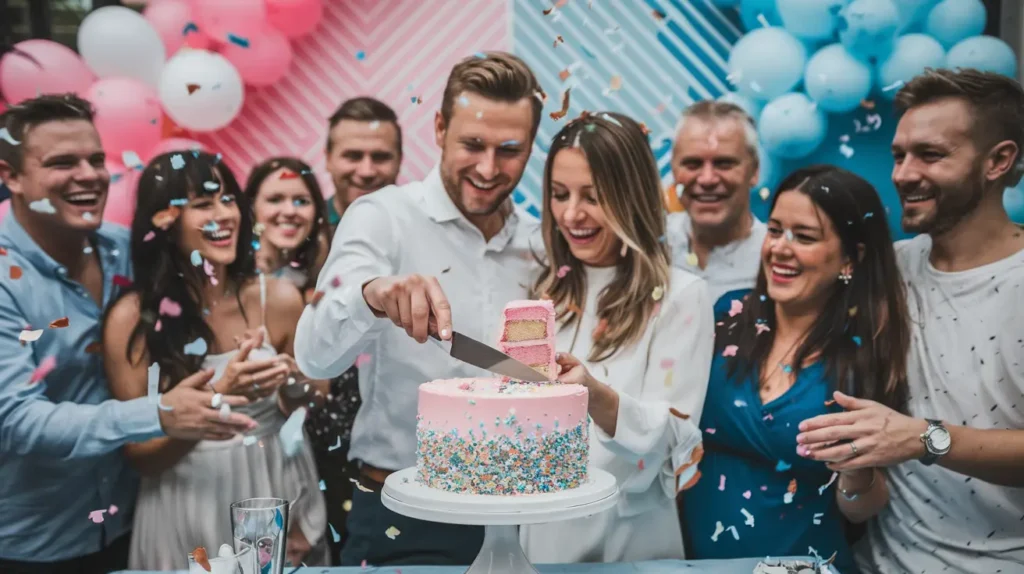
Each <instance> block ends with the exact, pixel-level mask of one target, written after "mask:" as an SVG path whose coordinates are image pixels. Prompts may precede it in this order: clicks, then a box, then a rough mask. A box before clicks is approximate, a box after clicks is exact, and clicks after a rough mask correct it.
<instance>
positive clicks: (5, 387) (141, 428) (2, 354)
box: [0, 289, 164, 460]
mask: <svg viewBox="0 0 1024 574" xmlns="http://www.w3.org/2000/svg"><path fill="white" fill-rule="evenodd" d="M28 323H29V321H27V320H26V319H25V318H24V317H23V316H22V313H21V311H20V309H19V308H18V306H17V304H16V303H15V301H14V298H13V297H12V296H11V294H10V293H9V292H7V291H6V290H4V289H0V455H7V454H12V455H18V456H45V457H48V458H55V459H62V460H66V459H74V458H84V457H92V456H97V455H101V454H105V453H107V452H110V451H113V450H115V449H117V448H120V447H121V446H123V445H124V444H125V443H128V442H141V441H145V440H149V439H151V438H155V437H158V436H162V435H163V434H164V433H163V430H162V429H161V427H160V413H159V411H158V410H157V405H156V404H155V403H153V402H151V401H149V400H148V399H147V398H145V397H143V398H140V399H136V400H132V401H117V400H107V401H104V402H102V403H99V404H95V405H84V404H77V403H71V402H60V403H54V402H52V401H50V399H49V398H48V397H47V396H46V389H47V384H49V382H50V381H49V380H48V377H44V378H42V379H41V380H39V381H37V382H33V381H32V378H33V373H35V372H36V369H38V368H39V366H40V361H38V360H37V359H36V357H35V356H34V353H33V350H32V348H31V347H30V346H29V345H23V344H22V343H21V341H19V340H18V337H19V334H20V333H21V330H22V329H23V328H24V326H25V325H27V324H28ZM53 359H54V360H55V361H57V363H58V364H59V362H60V361H61V357H54V358H53ZM44 360H45V359H44ZM49 378H52V376H51V377H49ZM96 384H97V385H105V384H106V381H104V380H97V381H96Z"/></svg>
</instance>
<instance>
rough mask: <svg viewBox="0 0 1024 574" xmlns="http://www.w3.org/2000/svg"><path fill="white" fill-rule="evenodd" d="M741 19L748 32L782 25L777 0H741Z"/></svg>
mask: <svg viewBox="0 0 1024 574" xmlns="http://www.w3.org/2000/svg"><path fill="white" fill-rule="evenodd" d="M740 20H742V21H743V27H744V28H746V29H747V31H748V32H750V31H753V30H757V29H759V28H764V27H768V26H781V25H782V18H780V17H779V11H778V10H777V9H776V7H775V0H740Z"/></svg>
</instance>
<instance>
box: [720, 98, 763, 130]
mask: <svg viewBox="0 0 1024 574" xmlns="http://www.w3.org/2000/svg"><path fill="white" fill-rule="evenodd" d="M718 101H720V102H727V103H730V104H733V105H735V106H739V107H740V108H742V109H743V111H745V112H747V115H748V116H750V117H751V118H753V119H754V123H755V124H756V123H757V120H758V118H760V117H761V108H763V107H764V102H760V101H758V100H755V99H753V98H748V97H747V96H744V95H743V94H737V93H736V92H726V93H724V94H722V95H721V96H720V97H719V98H718Z"/></svg>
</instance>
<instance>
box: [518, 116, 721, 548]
mask: <svg viewBox="0 0 1024 574" xmlns="http://www.w3.org/2000/svg"><path fill="white" fill-rule="evenodd" d="M660 189H661V188H660V184H659V180H658V169H657V164H656V162H655V159H654V156H653V154H652V153H651V150H650V147H649V146H648V143H647V138H646V136H645V135H644V131H643V129H642V128H641V127H640V126H639V125H638V124H637V123H636V122H634V121H633V120H631V119H630V118H628V117H626V116H623V115H620V114H614V113H599V114H588V115H585V116H584V117H581V118H579V119H577V120H575V121H573V122H571V123H570V124H568V125H567V126H566V127H565V128H563V129H562V131H561V132H559V133H558V135H556V136H555V139H554V142H553V144H552V146H551V151H550V153H549V155H548V160H547V165H546V167H545V171H544V197H543V216H542V220H543V221H542V230H543V235H544V243H545V250H546V261H545V267H544V268H543V271H542V274H541V275H540V277H539V278H538V280H537V282H536V284H535V286H534V290H535V294H534V295H535V297H537V298H545V299H550V300H551V301H552V303H553V304H554V308H555V310H556V313H557V324H558V330H557V336H556V347H557V349H558V350H559V351H560V353H559V355H558V357H557V359H556V361H557V364H558V369H559V370H560V374H559V375H558V380H559V381H560V382H561V383H569V384H577V385H580V386H582V387H583V388H586V390H587V392H588V395H589V401H588V413H589V415H590V418H591V421H592V422H591V423H590V428H589V429H588V430H589V447H590V448H589V457H590V465H591V467H595V468H600V469H603V470H605V471H607V472H609V473H611V474H612V475H614V476H615V479H616V482H617V483H618V487H619V490H620V492H621V497H620V500H619V502H618V503H617V505H616V507H615V508H613V509H610V510H608V511H605V512H603V513H600V514H598V515H595V516H591V517H588V518H584V519H578V520H570V521H563V522H557V523H550V524H540V525H531V526H524V527H522V529H521V541H522V543H523V548H524V550H525V551H526V554H527V556H528V557H529V558H530V560H531V561H533V562H535V563H566V562H620V561H622V562H629V561H637V560H652V559H661V558H683V544H682V536H681V533H680V528H679V519H678V515H677V512H676V507H675V504H674V500H675V496H676V492H677V490H678V488H679V487H680V486H681V484H679V483H680V481H679V480H678V479H677V471H680V472H681V471H683V470H684V469H687V467H692V462H693V461H694V460H695V456H699V455H698V454H697V453H698V452H699V445H700V441H701V436H700V431H699V430H698V427H697V425H698V424H699V422H700V419H701V408H702V406H703V403H704V395H705V392H706V390H707V371H706V370H705V369H707V368H708V366H709V365H710V363H711V352H712V345H713V341H712V337H713V328H714V327H713V319H712V305H711V301H710V299H709V297H708V293H707V289H706V287H705V284H704V282H703V281H702V280H701V279H699V278H698V277H696V276H695V275H692V274H690V273H687V272H685V271H682V270H680V269H676V268H672V267H671V266H670V265H669V256H668V252H667V250H666V248H665V246H664V244H663V243H662V241H661V237H662V235H663V234H664V231H665V215H664V211H663V209H662V205H661V192H660ZM684 476H685V475H684Z"/></svg>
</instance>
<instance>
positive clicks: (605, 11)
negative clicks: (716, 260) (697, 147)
mask: <svg viewBox="0 0 1024 574" xmlns="http://www.w3.org/2000/svg"><path fill="white" fill-rule="evenodd" d="M545 12H546V13H545ZM734 18H735V15H734V14H733V13H730V14H729V16H726V15H725V14H723V13H722V11H720V10H719V9H717V8H715V7H714V6H713V5H712V4H711V1H710V0H389V1H387V2H380V1H378V0H326V1H325V13H324V19H323V22H322V23H321V25H320V27H319V28H318V29H317V30H316V32H314V33H313V34H312V35H311V36H309V37H307V38H304V39H303V40H301V41H299V42H298V43H296V45H295V61H294V63H293V66H292V70H291V72H290V73H289V75H288V76H287V77H286V79H285V80H283V81H282V82H280V83H279V84H278V85H275V86H273V87H271V88H268V89H262V90H251V91H250V92H249V93H248V94H247V95H246V103H245V107H244V108H243V111H242V113H241V115H240V116H239V118H238V119H237V120H236V121H235V122H233V123H232V124H231V126H229V127H228V128H226V129H224V130H221V131H220V132H217V133H215V134H211V135H202V136H199V137H198V139H200V140H201V141H203V142H204V143H207V144H209V145H210V147H211V148H212V149H215V150H217V151H220V152H221V153H223V154H224V156H225V158H226V161H227V162H228V164H229V165H231V167H232V168H233V169H235V170H236V173H237V174H238V176H239V177H240V178H242V179H244V178H245V175H246V174H248V171H249V169H250V168H251V167H252V166H253V165H254V164H256V163H258V162H259V161H261V160H263V159H265V158H267V157H270V156H272V155H297V156H299V157H301V158H303V159H304V160H306V161H307V162H308V163H310V164H311V165H313V166H314V169H315V170H316V171H317V172H318V173H320V174H321V180H322V182H323V184H324V186H325V187H324V191H325V193H328V194H330V193H333V188H332V187H331V186H330V183H329V179H328V178H327V177H326V176H325V175H324V170H323V166H324V160H323V149H324V141H325V137H326V121H327V117H328V116H330V114H331V113H332V112H333V111H334V109H335V108H336V107H337V106H338V104H339V103H341V102H342V101H343V100H345V99H346V98H350V97H353V96H357V95H366V94H369V95H373V96H375V97H377V98H379V99H381V100H383V101H384V102H386V103H388V104H389V105H391V106H392V107H393V108H395V111H396V112H397V113H398V115H399V121H400V122H401V124H402V129H403V130H404V133H405V150H404V151H405V160H404V163H403V165H402V172H401V176H400V178H399V181H400V182H404V181H409V180H414V179H418V178H421V177H423V176H424V175H426V173H427V172H428V171H429V170H430V168H431V167H432V166H433V165H434V163H436V162H437V160H438V158H439V157H440V150H438V149H437V146H436V145H435V143H434V137H433V124H432V122H433V117H434V112H435V111H436V110H437V109H438V108H439V107H440V103H441V95H442V92H443V90H444V83H445V80H446V79H447V76H448V72H449V71H450V69H451V67H452V65H454V64H455V62H457V61H458V60H460V59H461V58H463V57H465V56H468V55H471V54H474V53H476V52H479V51H483V50H511V51H513V52H515V53H516V54H518V55H520V56H521V57H523V58H524V59H525V60H526V61H527V63H529V64H530V66H531V67H532V68H533V70H534V72H535V73H536V74H537V76H538V78H539V79H540V82H541V84H542V85H543V87H544V90H545V91H546V92H547V93H548V95H549V98H548V103H547V106H546V111H548V112H550V111H553V110H554V109H556V106H558V105H559V104H560V103H561V94H562V92H564V91H565V90H566V89H568V88H572V91H571V96H570V108H569V114H568V118H572V117H575V116H576V115H578V114H579V113H580V112H581V111H582V110H590V111H598V110H612V111H618V112H622V113H625V114H628V115H630V116H632V117H634V118H635V119H637V120H638V121H641V122H644V123H645V124H646V125H647V126H648V127H649V128H650V129H651V145H652V149H653V150H654V152H655V156H656V157H657V158H658V162H659V166H660V168H661V172H662V175H663V176H665V177H666V178H667V174H668V172H669V166H668V161H669V154H670V150H671V142H672V136H673V130H674V128H675V123H676V120H677V118H678V117H679V112H680V111H681V110H682V109H683V108H684V107H685V106H686V105H688V104H690V103H691V102H693V101H695V100H700V99H707V98H714V97H717V96H719V95H721V94H722V93H724V92H725V91H727V89H728V85H727V83H726V78H725V76H726V71H725V65H726V59H727V57H728V53H729V49H730V47H731V46H732V44H733V43H735V41H736V40H737V39H738V38H739V37H740V35H741V31H740V28H739V25H738V24H737V23H736V22H735V21H734ZM564 121H566V120H561V121H560V122H556V121H553V120H551V119H550V117H548V116H547V115H546V114H545V117H544V119H543V120H542V122H541V126H540V131H539V133H538V136H537V140H536V143H535V146H534V150H533V156H532V158H531V160H530V163H529V166H528V167H527V171H526V175H525V176H524V177H523V180H522V182H521V184H520V186H519V189H518V190H517V191H516V194H515V200H516V201H517V203H520V204H521V205H523V206H524V207H526V208H527V210H528V211H530V212H531V213H534V214H535V215H536V214H538V213H539V212H538V210H537V202H538V201H539V197H540V190H541V183H540V181H541V176H542V174H543V167H544V160H545V158H546V156H547V149H548V145H549V143H550V142H551V139H552V137H553V136H554V135H555V133H556V132H557V131H558V130H559V128H560V127H561V125H562V124H561V122H564Z"/></svg>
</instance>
